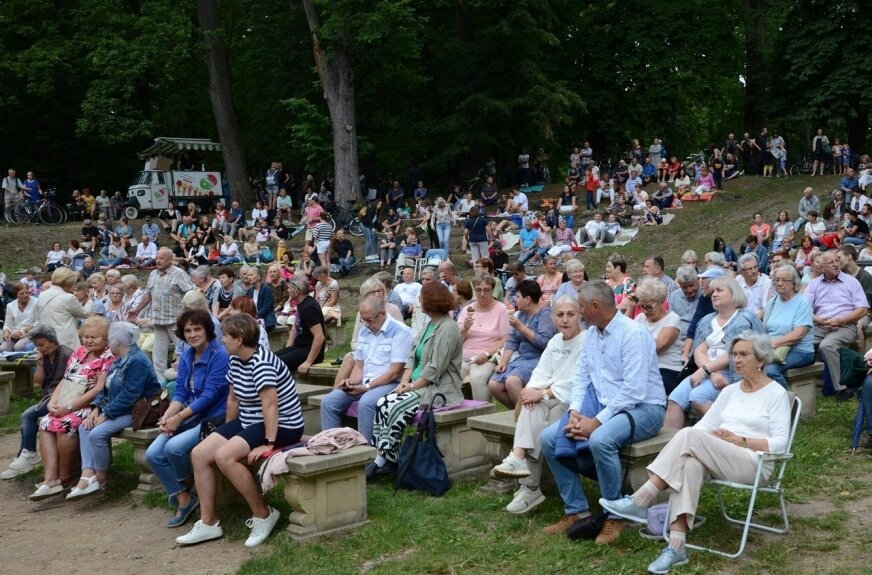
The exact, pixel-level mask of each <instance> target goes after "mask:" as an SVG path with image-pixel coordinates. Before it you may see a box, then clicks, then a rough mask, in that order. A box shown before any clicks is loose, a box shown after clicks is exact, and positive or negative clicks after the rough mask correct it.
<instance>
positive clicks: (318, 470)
mask: <svg viewBox="0 0 872 575" xmlns="http://www.w3.org/2000/svg"><path fill="white" fill-rule="evenodd" d="M375 455H376V450H375V448H374V447H369V446H365V445H359V446H356V447H352V448H351V449H347V450H344V451H340V452H338V453H334V454H332V455H308V456H304V457H292V458H290V459H289V460H288V472H287V473H286V474H284V475H281V476H280V477H282V479H284V482H285V486H284V494H285V500H286V501H287V502H288V504H289V505H290V506H291V515H290V517H289V518H288V520H289V525H288V531H289V532H290V534H291V538H292V539H293V540H294V541H298V542H303V541H308V540H310V539H313V538H316V537H321V536H323V535H329V534H332V533H336V532H339V531H344V530H346V529H353V528H355V527H359V526H361V525H363V524H365V523H366V522H367V521H368V518H367V509H366V476H365V474H364V468H365V467H366V464H367V463H369V462H371V461H372V460H373V459H375Z"/></svg>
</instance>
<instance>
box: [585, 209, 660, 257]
mask: <svg viewBox="0 0 872 575" xmlns="http://www.w3.org/2000/svg"><path fill="white" fill-rule="evenodd" d="M670 215H671V214H670ZM583 231H584V228H581V229H579V230H578V231H577V232H576V233H575V242H576V243H577V244H579V245H581V244H582V243H584V242H583V241H582V237H581V234H582V232H583ZM638 234H639V230H638V228H623V229H622V230H621V237H620V238H619V239H617V240H615V241H613V242H612V243H610V244H603V245H601V246H599V247H602V248H613V247H616V246H625V245H627V244H628V243H630V242H631V241H632V240H633V238H635V237H636V236H637V235H638ZM595 247H597V246H590V247H589V248H588V249H593V248H595Z"/></svg>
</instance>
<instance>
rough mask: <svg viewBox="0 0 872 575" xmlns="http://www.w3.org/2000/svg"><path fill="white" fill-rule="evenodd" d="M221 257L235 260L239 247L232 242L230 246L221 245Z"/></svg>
mask: <svg viewBox="0 0 872 575" xmlns="http://www.w3.org/2000/svg"><path fill="white" fill-rule="evenodd" d="M221 255H222V256H224V257H228V258H235V257H236V256H238V255H239V246H237V245H236V242H233V243H231V244H230V245H227V244H224V243H222V244H221Z"/></svg>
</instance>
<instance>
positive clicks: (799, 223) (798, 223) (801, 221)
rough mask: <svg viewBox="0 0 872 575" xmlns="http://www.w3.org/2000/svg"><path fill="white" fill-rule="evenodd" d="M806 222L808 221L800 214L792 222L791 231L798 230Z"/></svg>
mask: <svg viewBox="0 0 872 575" xmlns="http://www.w3.org/2000/svg"><path fill="white" fill-rule="evenodd" d="M807 223H808V222H807V221H806V219H805V218H803V217H802V216H800V217H798V218H796V221H795V222H793V231H795V232H798V231H799V230H801V229H802V228H803V227H805V224H807Z"/></svg>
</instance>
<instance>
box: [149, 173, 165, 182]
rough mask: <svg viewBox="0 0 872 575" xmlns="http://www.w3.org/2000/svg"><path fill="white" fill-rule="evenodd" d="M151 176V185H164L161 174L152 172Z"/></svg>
mask: <svg viewBox="0 0 872 575" xmlns="http://www.w3.org/2000/svg"><path fill="white" fill-rule="evenodd" d="M151 174H152V176H151V183H153V184H163V183H164V177H163V172H152V173H151Z"/></svg>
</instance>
